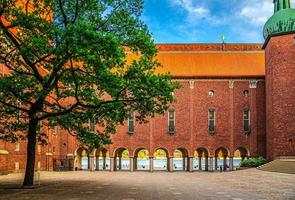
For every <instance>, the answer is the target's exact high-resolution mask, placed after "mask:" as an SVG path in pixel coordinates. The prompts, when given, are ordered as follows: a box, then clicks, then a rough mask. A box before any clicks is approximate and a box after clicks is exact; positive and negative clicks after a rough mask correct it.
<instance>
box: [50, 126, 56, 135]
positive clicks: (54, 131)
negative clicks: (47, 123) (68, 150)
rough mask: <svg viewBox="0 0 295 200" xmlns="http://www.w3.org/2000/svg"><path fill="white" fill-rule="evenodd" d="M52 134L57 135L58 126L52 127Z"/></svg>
mask: <svg viewBox="0 0 295 200" xmlns="http://www.w3.org/2000/svg"><path fill="white" fill-rule="evenodd" d="M50 129H51V134H53V135H56V126H51V127H50Z"/></svg>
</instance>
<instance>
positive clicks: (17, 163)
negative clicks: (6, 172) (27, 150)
mask: <svg viewBox="0 0 295 200" xmlns="http://www.w3.org/2000/svg"><path fill="white" fill-rule="evenodd" d="M15 171H16V172H18V171H19V162H15Z"/></svg>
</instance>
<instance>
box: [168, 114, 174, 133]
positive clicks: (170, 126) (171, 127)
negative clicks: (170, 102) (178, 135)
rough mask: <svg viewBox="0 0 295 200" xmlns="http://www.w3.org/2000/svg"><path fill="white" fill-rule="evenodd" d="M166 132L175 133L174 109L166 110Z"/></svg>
mask: <svg viewBox="0 0 295 200" xmlns="http://www.w3.org/2000/svg"><path fill="white" fill-rule="evenodd" d="M168 132H169V133H170V134H173V133H175V110H174V109H169V110H168Z"/></svg>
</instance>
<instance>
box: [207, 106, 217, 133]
mask: <svg viewBox="0 0 295 200" xmlns="http://www.w3.org/2000/svg"><path fill="white" fill-rule="evenodd" d="M208 126H209V128H208V129H209V133H210V134H213V133H215V128H216V126H215V108H209V112H208Z"/></svg>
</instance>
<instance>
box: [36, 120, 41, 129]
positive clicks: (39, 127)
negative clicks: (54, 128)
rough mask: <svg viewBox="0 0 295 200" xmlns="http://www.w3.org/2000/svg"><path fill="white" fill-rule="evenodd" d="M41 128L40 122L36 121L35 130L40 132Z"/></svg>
mask: <svg viewBox="0 0 295 200" xmlns="http://www.w3.org/2000/svg"><path fill="white" fill-rule="evenodd" d="M41 126H42V122H41V121H38V124H37V128H36V130H37V131H38V132H40V131H41Z"/></svg>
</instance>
